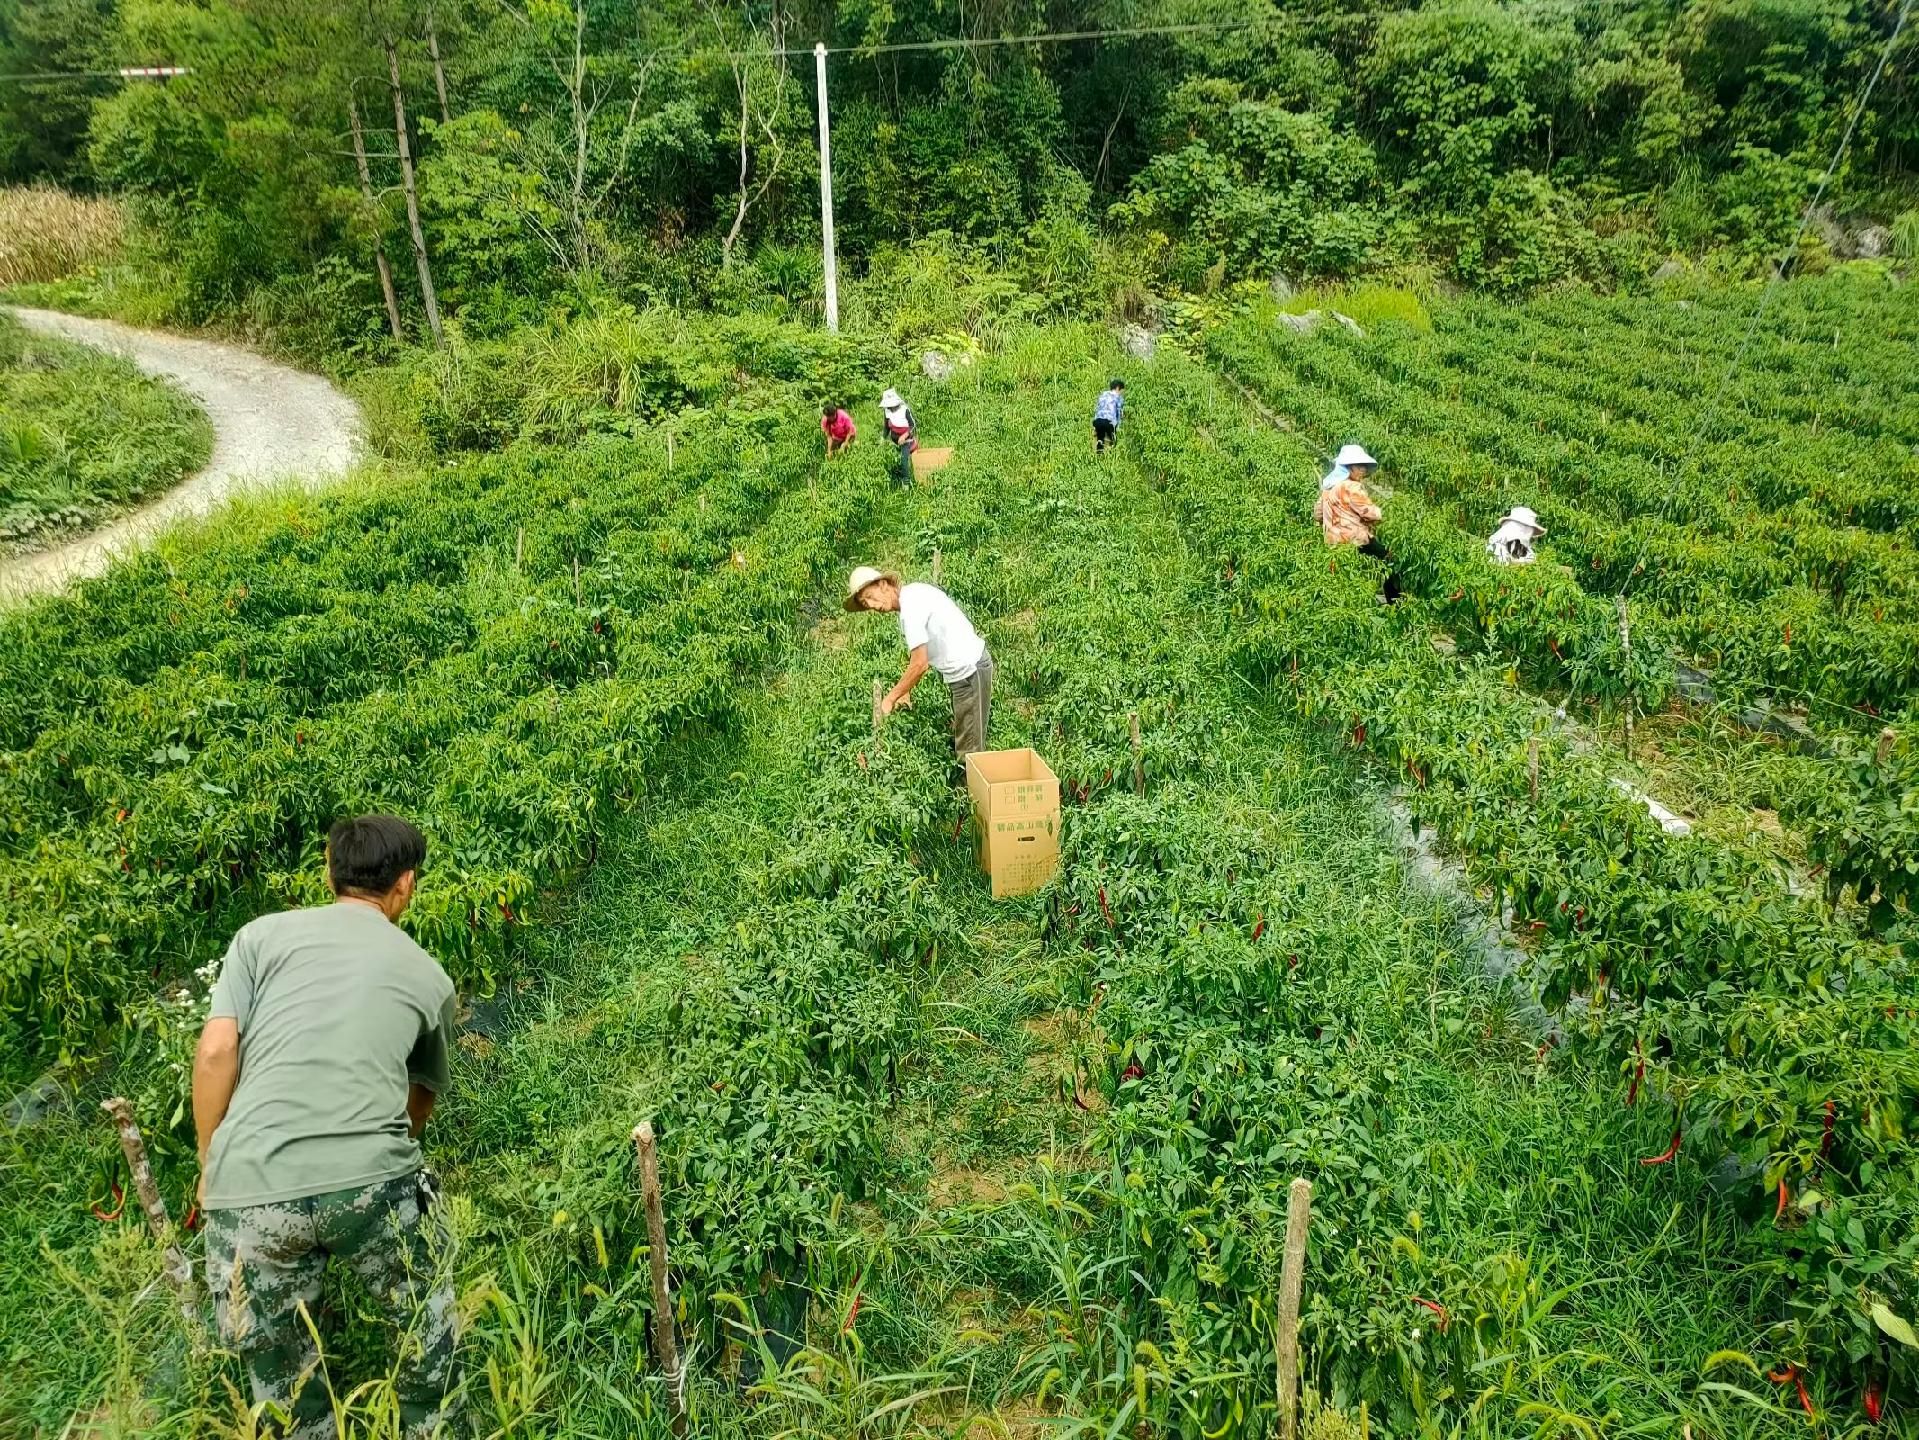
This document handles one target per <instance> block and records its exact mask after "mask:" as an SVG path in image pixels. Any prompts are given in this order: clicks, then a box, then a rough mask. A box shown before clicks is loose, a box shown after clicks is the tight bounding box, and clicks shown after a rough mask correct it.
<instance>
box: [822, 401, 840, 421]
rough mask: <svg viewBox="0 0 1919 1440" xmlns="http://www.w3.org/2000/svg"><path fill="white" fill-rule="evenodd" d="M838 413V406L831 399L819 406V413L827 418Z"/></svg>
mask: <svg viewBox="0 0 1919 1440" xmlns="http://www.w3.org/2000/svg"><path fill="white" fill-rule="evenodd" d="M839 413H840V407H839V406H837V405H835V404H834V403H833V402H832V401H831V400H828V401H827V402H826V403H825V404H824V405H822V406H820V414H822V415H824V416H826V418H827V419H829V420H830V419H832V418H833V417H834V416H835V415H837V414H839Z"/></svg>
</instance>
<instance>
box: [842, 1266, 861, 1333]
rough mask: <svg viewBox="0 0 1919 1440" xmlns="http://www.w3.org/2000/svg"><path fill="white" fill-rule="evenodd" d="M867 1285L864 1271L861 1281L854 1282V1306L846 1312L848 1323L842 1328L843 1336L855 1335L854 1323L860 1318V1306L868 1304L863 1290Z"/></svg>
mask: <svg viewBox="0 0 1919 1440" xmlns="http://www.w3.org/2000/svg"><path fill="white" fill-rule="evenodd" d="M865 1284H866V1272H865V1271H864V1270H862V1271H861V1272H860V1277H859V1279H857V1280H855V1281H854V1282H853V1305H852V1308H851V1309H849V1310H848V1311H847V1312H846V1323H845V1324H844V1325H842V1326H840V1334H842V1335H851V1334H852V1333H853V1322H854V1321H855V1320H857V1319H859V1318H860V1306H862V1305H864V1304H865V1303H866V1293H865V1291H864V1290H863V1289H862V1288H861V1287H862V1286H864V1285H865Z"/></svg>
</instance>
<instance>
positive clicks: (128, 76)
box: [0, 65, 193, 83]
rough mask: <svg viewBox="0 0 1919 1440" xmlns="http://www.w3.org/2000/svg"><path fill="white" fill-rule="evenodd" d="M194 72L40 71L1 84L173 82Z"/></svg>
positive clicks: (170, 68)
mask: <svg viewBox="0 0 1919 1440" xmlns="http://www.w3.org/2000/svg"><path fill="white" fill-rule="evenodd" d="M192 73H193V72H192V71H191V70H190V69H188V68H187V67H186V66H185V65H123V66H121V67H120V68H119V69H118V70H40V71H35V72H32V73H26V74H14V75H0V82H5V81H9V80H11V81H18V82H21V83H26V82H33V83H45V82H47V81H52V80H171V79H173V78H174V77H175V76H177V75H190V74H192Z"/></svg>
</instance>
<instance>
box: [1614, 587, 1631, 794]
mask: <svg viewBox="0 0 1919 1440" xmlns="http://www.w3.org/2000/svg"><path fill="white" fill-rule="evenodd" d="M1614 599H1615V600H1616V601H1617V603H1618V605H1619V648H1620V650H1621V651H1622V652H1624V657H1625V671H1626V758H1627V759H1628V760H1630V759H1632V611H1631V610H1630V609H1629V608H1628V607H1627V603H1626V597H1625V596H1624V595H1618V596H1615V597H1614Z"/></svg>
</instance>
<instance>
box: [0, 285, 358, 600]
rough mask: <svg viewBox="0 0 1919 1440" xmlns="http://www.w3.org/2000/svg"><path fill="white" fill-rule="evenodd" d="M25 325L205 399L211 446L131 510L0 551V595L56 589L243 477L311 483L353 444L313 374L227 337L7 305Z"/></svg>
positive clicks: (347, 417)
mask: <svg viewBox="0 0 1919 1440" xmlns="http://www.w3.org/2000/svg"><path fill="white" fill-rule="evenodd" d="M11 313H12V315H13V317H14V318H15V319H16V320H18V321H19V322H20V323H21V324H22V325H24V326H26V327H27V328H28V329H30V330H35V331H38V332H40V333H42V334H46V335H55V336H58V337H60V338H61V339H63V340H77V341H79V342H81V343H83V344H87V345H97V346H99V347H101V348H102V349H106V350H113V351H117V352H119V353H121V354H123V355H125V356H127V357H128V358H129V359H131V360H132V361H133V363H134V364H135V365H138V366H139V367H140V368H141V369H142V370H144V371H146V372H147V373H148V374H149V375H158V376H161V377H163V378H165V379H168V380H171V381H173V382H174V383H175V384H177V385H179V386H180V388H181V389H183V390H185V391H186V392H187V393H188V394H190V395H192V396H193V398H194V399H196V400H198V401H199V402H200V403H201V404H202V405H203V406H205V407H206V412H207V418H208V419H210V420H211V421H212V422H213V454H212V456H211V458H209V459H208V461H207V464H206V468H205V469H203V470H201V471H200V472H199V473H198V474H197V475H194V476H192V477H190V478H189V479H186V480H184V481H182V482H181V483H180V484H179V485H177V486H175V487H174V488H173V489H171V490H169V491H168V492H167V493H166V494H164V495H162V496H160V497H159V498H158V499H157V500H153V501H150V502H148V503H147V504H145V505H143V506H141V507H140V508H139V509H137V510H134V511H132V512H130V513H128V514H126V515H123V516H121V517H120V518H119V519H118V520H115V521H113V522H112V523H111V524H109V525H106V526H103V527H102V528H100V529H98V530H95V531H93V532H92V533H90V534H87V535H83V536H81V537H79V538H78V539H76V540H70V541H68V542H67V543H66V544H63V545H60V546H57V547H55V548H54V549H51V550H42V551H39V552H36V553H32V554H26V555H19V556H14V557H10V558H7V559H4V560H0V601H4V600H12V599H19V598H22V597H25V596H28V595H36V594H41V593H43V592H45V591H49V590H58V589H60V588H61V587H62V586H64V585H66V584H68V583H69V582H71V581H73V580H78V579H84V578H85V577H87V576H89V575H98V574H99V573H100V572H101V571H102V570H104V569H106V568H107V565H108V563H109V562H110V561H111V560H112V559H113V558H114V557H115V556H116V555H120V554H124V553H126V552H127V551H130V550H135V549H138V548H139V547H140V546H142V545H144V544H146V543H147V542H148V541H149V540H151V539H152V538H153V537H154V536H155V535H156V534H158V533H159V532H160V531H162V530H164V529H166V528H167V527H168V526H169V525H172V524H175V523H177V522H179V521H182V520H189V519H193V518H195V517H198V516H202V515H205V514H207V513H208V512H209V511H211V510H212V509H214V507H216V506H217V505H219V504H220V502H222V501H223V500H225V499H227V498H228V497H229V496H232V495H235V494H238V493H240V492H242V491H243V490H245V489H246V488H247V487H248V486H250V485H254V484H259V483H263V482H268V481H273V480H285V479H290V478H296V477H297V478H298V479H299V480H300V481H301V482H302V483H303V484H306V485H310V486H311V485H320V484H324V483H325V482H327V481H329V480H332V479H335V478H337V477H338V476H340V475H342V474H344V473H345V472H346V471H347V470H348V469H349V468H351V466H352V465H353V462H354V461H355V459H357V458H358V456H359V453H360V412H359V409H358V407H357V406H355V405H354V403H353V402H352V401H351V400H349V399H348V398H347V397H346V396H345V395H343V394H341V393H340V391H338V390H337V389H335V388H334V386H333V385H332V384H331V383H330V382H329V381H326V380H323V379H322V378H320V377H319V376H318V375H309V374H307V373H305V372H304V371H300V370H293V369H290V368H288V367H287V366H285V365H279V364H276V363H275V362H273V361H271V360H267V359H264V358H262V357H261V356H259V355H256V354H254V353H253V352H252V351H250V350H243V349H241V348H240V347H239V346H237V345H222V344H219V343H217V342H215V341H212V340H190V339H187V338H186V337H184V336H180V335H168V334H164V333H162V332H160V331H155V330H135V329H133V328H132V327H130V326H127V325H121V324H117V323H115V322H114V321H111V320H88V319H83V318H81V317H80V316H77V315H63V314H60V313H59V312H57V311H53V310H28V309H14V310H12V312H11Z"/></svg>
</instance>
